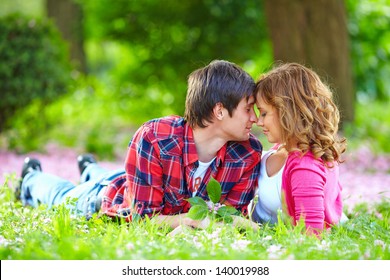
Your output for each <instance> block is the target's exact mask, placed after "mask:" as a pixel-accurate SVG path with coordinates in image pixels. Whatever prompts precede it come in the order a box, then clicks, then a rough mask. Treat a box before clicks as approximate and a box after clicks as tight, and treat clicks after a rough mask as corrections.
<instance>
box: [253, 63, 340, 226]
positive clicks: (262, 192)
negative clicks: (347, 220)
mask: <svg viewBox="0 0 390 280" xmlns="http://www.w3.org/2000/svg"><path fill="white" fill-rule="evenodd" d="M256 94H257V102H256V106H257V107H258V109H259V111H260V115H259V118H258V122H257V125H258V126H259V127H261V129H262V131H263V133H264V134H265V135H266V137H267V139H268V141H269V142H270V143H274V144H275V145H274V147H273V148H272V149H271V150H270V151H268V152H265V153H263V156H262V162H261V171H260V176H259V182H258V183H259V184H258V190H257V195H258V202H257V203H256V204H255V205H254V209H253V212H252V215H251V217H252V219H253V220H254V221H256V222H260V223H264V222H270V223H276V222H277V221H278V212H280V211H281V212H283V214H287V217H289V218H290V220H291V222H292V223H293V224H297V222H298V221H299V220H300V219H303V220H304V222H305V225H306V228H307V229H308V230H309V231H310V232H313V231H314V232H315V233H318V232H320V231H322V230H323V229H324V228H328V227H330V226H331V225H333V224H337V223H339V222H340V219H341V218H342V216H343V214H342V213H343V212H342V209H343V202H342V197H341V190H342V188H341V185H340V183H339V163H340V162H341V159H340V156H341V154H342V153H343V152H344V151H345V146H346V140H345V138H342V139H339V138H338V136H337V131H338V123H339V111H338V109H337V107H336V105H335V104H334V102H333V101H332V92H331V91H330V89H329V88H328V87H327V86H326V85H325V84H324V83H323V82H322V81H321V80H320V78H319V77H318V75H317V74H316V73H315V72H314V71H312V70H311V69H308V68H307V67H304V66H302V65H300V64H297V63H287V64H283V65H280V66H278V67H276V68H274V69H273V70H271V71H270V72H268V73H266V74H264V75H263V76H261V77H260V79H259V81H258V82H257V84H256Z"/></svg>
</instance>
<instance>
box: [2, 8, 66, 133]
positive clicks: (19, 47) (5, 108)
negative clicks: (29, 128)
mask: <svg viewBox="0 0 390 280" xmlns="http://www.w3.org/2000/svg"><path fill="white" fill-rule="evenodd" d="M0 61H1V64H0V81H1V83H0V96H1V102H0V132H1V131H2V130H3V129H5V128H6V127H7V120H9V119H10V118H11V117H12V116H13V115H15V114H16V113H17V112H18V111H19V110H21V109H23V108H24V107H26V106H27V105H28V104H30V103H31V102H33V101H34V100H39V103H40V104H42V106H44V105H45V104H47V103H48V102H50V101H53V100H54V99H55V98H56V97H58V96H59V95H61V94H64V93H66V92H67V90H68V85H69V84H70V82H71V81H70V80H71V79H70V73H71V67H70V64H69V63H68V57H67V51H66V48H65V42H64V41H62V39H61V36H60V34H59V33H58V31H57V29H56V28H55V27H54V25H53V24H52V23H51V22H49V21H47V20H38V19H33V18H30V17H24V16H22V15H20V14H11V15H8V16H5V17H3V18H0ZM37 113H38V114H39V111H38V112H37ZM26 125H29V123H26Z"/></svg>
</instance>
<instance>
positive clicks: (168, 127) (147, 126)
mask: <svg viewBox="0 0 390 280" xmlns="http://www.w3.org/2000/svg"><path fill="white" fill-rule="evenodd" d="M184 127H185V121H184V118H183V117H180V116H175V115H172V116H166V117H162V118H156V119H152V120H150V121H147V122H146V123H144V124H143V125H142V127H141V128H142V129H143V130H144V131H145V132H146V133H150V134H152V135H153V136H154V137H155V138H156V139H159V140H161V139H166V138H170V137H172V136H174V135H180V134H183V131H184Z"/></svg>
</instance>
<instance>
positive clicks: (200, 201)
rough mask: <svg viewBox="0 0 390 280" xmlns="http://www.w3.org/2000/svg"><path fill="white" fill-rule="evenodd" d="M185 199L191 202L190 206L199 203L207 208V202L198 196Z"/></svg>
mask: <svg viewBox="0 0 390 280" xmlns="http://www.w3.org/2000/svg"><path fill="white" fill-rule="evenodd" d="M187 201H188V202H189V203H190V204H191V206H195V205H201V206H203V207H206V208H207V203H206V202H205V201H204V200H203V198H201V197H199V196H195V197H191V198H188V199H187Z"/></svg>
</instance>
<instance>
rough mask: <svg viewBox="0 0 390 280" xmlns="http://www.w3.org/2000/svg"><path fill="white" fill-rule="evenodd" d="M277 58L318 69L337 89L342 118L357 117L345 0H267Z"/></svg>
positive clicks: (266, 8) (336, 94)
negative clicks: (355, 115) (355, 114)
mask: <svg viewBox="0 0 390 280" xmlns="http://www.w3.org/2000/svg"><path fill="white" fill-rule="evenodd" d="M265 13H266V17H267V23H268V27H269V29H270V35H271V39H272V43H273V51H274V59H275V60H276V61H282V62H298V63H302V64H304V65H306V66H308V67H310V68H312V69H313V70H315V71H316V72H317V73H318V74H319V75H320V76H321V77H322V79H323V80H325V81H326V82H327V83H328V85H329V86H330V87H331V88H332V89H333V91H334V93H335V101H336V103H337V104H338V106H339V108H340V112H341V119H342V122H349V121H353V119H354V103H355V94H354V89H353V81H352V74H351V65H350V56H349V55H350V52H349V38H348V32H347V23H346V11H345V6H344V1H342V0H315V1H313V0H265Z"/></svg>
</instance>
